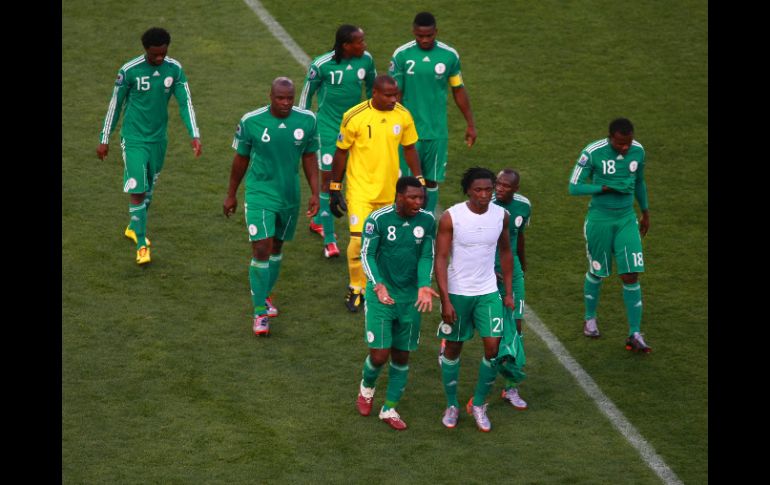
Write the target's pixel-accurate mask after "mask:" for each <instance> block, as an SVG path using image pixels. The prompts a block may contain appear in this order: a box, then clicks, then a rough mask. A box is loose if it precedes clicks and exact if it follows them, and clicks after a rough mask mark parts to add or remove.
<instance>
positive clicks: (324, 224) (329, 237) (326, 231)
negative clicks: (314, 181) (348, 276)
mask: <svg viewBox="0 0 770 485" xmlns="http://www.w3.org/2000/svg"><path fill="white" fill-rule="evenodd" d="M336 139H337V134H336V133H334V134H332V135H331V136H329V135H328V134H324V135H322V137H321V150H320V153H321V156H320V157H319V159H318V168H319V169H320V172H321V188H322V189H321V191H320V195H319V201H320V206H319V208H318V214H316V215H315V217H314V218H313V219H312V220H311V221H310V230H311V231H313V232H316V233H318V234H321V235H322V236H323V238H324V256H325V257H327V258H333V257H338V256H339V254H340V251H339V248H338V247H337V237H336V234H335V233H334V217H333V216H332V213H331V210H330V209H329V192H328V191H324V190H323V187H327V186H328V184H329V181H330V180H331V170H332V159H333V158H334V151H335V149H336V145H335V142H336Z"/></svg>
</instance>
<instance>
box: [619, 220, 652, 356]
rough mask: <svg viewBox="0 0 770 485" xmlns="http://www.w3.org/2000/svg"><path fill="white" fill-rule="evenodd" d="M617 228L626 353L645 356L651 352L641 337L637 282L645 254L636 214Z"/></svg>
mask: <svg viewBox="0 0 770 485" xmlns="http://www.w3.org/2000/svg"><path fill="white" fill-rule="evenodd" d="M619 225H620V227H619V228H618V232H617V236H616V238H615V247H614V249H615V260H616V262H617V265H618V273H619V274H620V278H621V280H622V281H623V304H624V306H625V307H626V317H627V318H628V339H627V342H626V348H628V347H629V346H630V347H631V348H630V349H629V350H634V351H643V352H645V353H646V352H650V351H651V350H652V349H650V347H649V346H648V345H647V343H646V342H645V341H644V338H643V337H642V334H641V325H642V285H641V283H640V282H639V273H643V272H644V254H643V252H642V239H641V236H640V234H639V223H638V222H637V220H636V214H635V213H633V212H631V213H630V214H628V215H626V217H625V218H624V220H623V221H622V222H621V223H620V224H619Z"/></svg>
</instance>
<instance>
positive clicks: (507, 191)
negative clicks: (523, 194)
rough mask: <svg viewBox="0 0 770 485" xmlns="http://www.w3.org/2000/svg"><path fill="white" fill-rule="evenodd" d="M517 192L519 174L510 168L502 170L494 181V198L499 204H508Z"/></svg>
mask: <svg viewBox="0 0 770 485" xmlns="http://www.w3.org/2000/svg"><path fill="white" fill-rule="evenodd" d="M518 191H519V172H517V171H516V170H514V169H512V168H504V169H502V170H500V173H498V174H497V180H496V181H495V197H496V198H497V200H499V201H500V202H504V203H506V204H507V203H508V202H510V201H511V199H513V194H515V193H516V192H518Z"/></svg>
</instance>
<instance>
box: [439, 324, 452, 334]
mask: <svg viewBox="0 0 770 485" xmlns="http://www.w3.org/2000/svg"><path fill="white" fill-rule="evenodd" d="M439 328H440V329H441V333H443V334H444V335H449V334H450V333H452V326H451V325H449V324H448V323H442V324H441V326H439Z"/></svg>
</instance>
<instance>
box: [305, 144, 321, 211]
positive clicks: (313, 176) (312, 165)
mask: <svg viewBox="0 0 770 485" xmlns="http://www.w3.org/2000/svg"><path fill="white" fill-rule="evenodd" d="M302 170H304V171H305V178H307V183H308V185H310V199H308V203H307V212H305V215H306V216H308V217H313V216H314V215H316V214H317V213H318V206H319V200H318V155H316V152H315V151H312V152H305V153H303V154H302Z"/></svg>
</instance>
